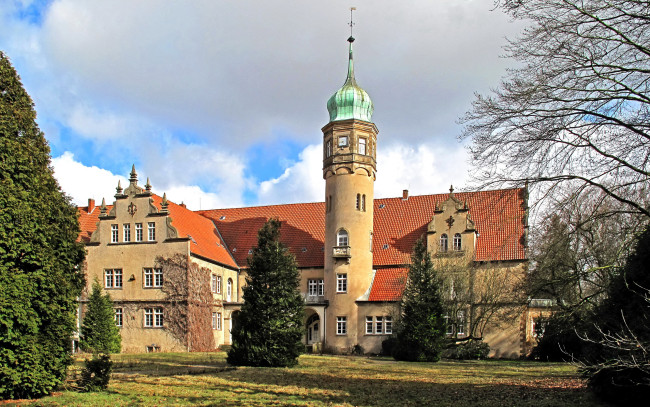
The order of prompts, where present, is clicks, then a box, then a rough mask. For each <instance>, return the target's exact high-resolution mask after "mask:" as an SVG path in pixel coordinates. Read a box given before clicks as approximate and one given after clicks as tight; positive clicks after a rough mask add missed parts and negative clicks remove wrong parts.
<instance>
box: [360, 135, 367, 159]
mask: <svg viewBox="0 0 650 407" xmlns="http://www.w3.org/2000/svg"><path fill="white" fill-rule="evenodd" d="M359 154H363V155H366V139H365V138H359Z"/></svg>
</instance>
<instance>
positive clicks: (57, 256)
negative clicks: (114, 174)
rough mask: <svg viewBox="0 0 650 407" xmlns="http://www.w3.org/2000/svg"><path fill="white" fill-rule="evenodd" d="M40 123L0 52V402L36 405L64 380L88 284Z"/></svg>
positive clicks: (72, 212) (74, 222) (73, 217)
mask: <svg viewBox="0 0 650 407" xmlns="http://www.w3.org/2000/svg"><path fill="white" fill-rule="evenodd" d="M35 120H36V112H35V111H34V104H33V102H32V99H31V98H30V97H29V95H28V94H27V92H25V90H24V89H23V86H22V84H21V82H20V78H19V77H18V74H17V73H16V71H15V69H14V68H13V67H12V66H11V63H10V61H9V59H8V58H7V56H6V55H5V54H4V53H2V52H0V398H32V397H39V396H42V395H45V394H48V393H49V392H50V391H52V389H54V388H55V387H56V386H57V385H59V384H60V383H61V382H62V380H63V379H64V378H65V373H66V368H67V366H68V365H69V364H70V363H71V358H70V356H69V351H70V348H71V336H72V332H73V331H74V329H75V311H76V309H77V301H76V299H77V297H78V296H79V295H80V294H81V289H82V288H83V284H84V278H83V274H82V272H81V267H80V265H81V263H82V262H83V259H84V253H85V252H84V248H83V246H82V245H81V244H80V243H78V242H76V239H77V236H78V235H79V224H78V219H77V210H76V208H75V207H74V206H73V205H72V204H71V203H70V201H69V198H67V197H66V196H65V195H64V194H63V193H62V192H61V189H60V187H59V185H58V184H57V182H56V180H55V179H54V176H53V171H52V168H51V167H50V149H49V147H48V145H47V142H46V141H45V138H44V136H43V133H42V132H41V131H40V129H39V128H38V125H37V124H36V121H35Z"/></svg>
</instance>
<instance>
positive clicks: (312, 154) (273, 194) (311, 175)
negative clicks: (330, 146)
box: [253, 144, 325, 205]
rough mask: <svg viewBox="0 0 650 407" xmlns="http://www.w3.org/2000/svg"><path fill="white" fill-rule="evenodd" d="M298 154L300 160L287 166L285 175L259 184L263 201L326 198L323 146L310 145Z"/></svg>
mask: <svg viewBox="0 0 650 407" xmlns="http://www.w3.org/2000/svg"><path fill="white" fill-rule="evenodd" d="M298 157H299V159H298V161H297V162H296V163H294V164H292V165H290V166H289V167H287V168H286V169H285V170H284V173H283V174H282V175H281V176H279V177H277V178H274V179H270V180H267V181H262V182H261V183H260V184H259V189H258V193H257V197H258V204H259V205H272V204H283V203H297V202H317V201H322V200H323V199H324V198H323V197H324V195H325V181H323V179H322V168H323V149H322V147H321V146H320V145H318V144H315V145H310V146H308V147H307V148H305V149H304V150H303V151H302V152H301V153H300V154H299V156H298ZM253 165H254V163H253Z"/></svg>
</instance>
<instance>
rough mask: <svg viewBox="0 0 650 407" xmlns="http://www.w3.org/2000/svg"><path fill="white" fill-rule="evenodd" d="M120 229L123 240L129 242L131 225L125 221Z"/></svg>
mask: <svg viewBox="0 0 650 407" xmlns="http://www.w3.org/2000/svg"><path fill="white" fill-rule="evenodd" d="M122 230H123V231H124V241H125V242H130V241H131V225H130V224H128V223H125V224H124V225H123V228H122Z"/></svg>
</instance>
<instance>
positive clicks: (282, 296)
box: [228, 219, 304, 366]
mask: <svg viewBox="0 0 650 407" xmlns="http://www.w3.org/2000/svg"><path fill="white" fill-rule="evenodd" d="M248 266H249V269H248V277H247V278H246V286H245V287H244V304H243V305H242V308H241V312H240V314H239V320H238V322H237V323H235V324H234V327H233V330H232V338H233V344H232V348H231V349H230V351H229V352H228V363H230V364H232V365H246V366H293V365H295V364H297V363H298V356H299V355H300V353H302V350H303V348H304V345H303V344H302V343H301V339H302V335H303V331H304V329H303V315H304V309H303V306H304V303H303V300H302V297H301V296H300V292H299V291H298V286H299V283H300V276H299V273H298V269H297V267H296V259H295V257H294V256H293V255H292V254H291V253H288V252H287V251H286V248H285V247H284V245H283V244H282V243H281V242H280V221H278V220H277V219H270V220H269V221H268V222H266V223H265V224H264V226H263V227H262V228H261V229H260V230H259V232H258V243H257V247H256V248H254V249H253V254H252V256H251V257H249V259H248Z"/></svg>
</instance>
